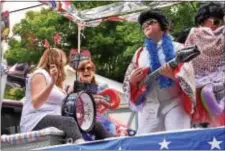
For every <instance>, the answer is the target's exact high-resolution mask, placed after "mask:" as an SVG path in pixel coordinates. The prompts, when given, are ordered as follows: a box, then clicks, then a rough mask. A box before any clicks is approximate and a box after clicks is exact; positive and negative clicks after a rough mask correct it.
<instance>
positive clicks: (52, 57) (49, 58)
mask: <svg viewBox="0 0 225 151" xmlns="http://www.w3.org/2000/svg"><path fill="white" fill-rule="evenodd" d="M58 58H60V61H59V59H58ZM66 62H67V58H66V54H65V53H64V51H63V50H61V49H58V48H48V49H47V50H45V51H44V53H43V54H42V56H41V59H40V61H39V63H38V65H37V68H42V69H45V70H46V71H47V72H48V73H50V65H51V64H55V65H56V67H57V69H58V78H57V81H56V85H57V86H58V87H60V88H62V87H63V81H64V80H65V77H66V74H65V71H64V66H65V65H66Z"/></svg>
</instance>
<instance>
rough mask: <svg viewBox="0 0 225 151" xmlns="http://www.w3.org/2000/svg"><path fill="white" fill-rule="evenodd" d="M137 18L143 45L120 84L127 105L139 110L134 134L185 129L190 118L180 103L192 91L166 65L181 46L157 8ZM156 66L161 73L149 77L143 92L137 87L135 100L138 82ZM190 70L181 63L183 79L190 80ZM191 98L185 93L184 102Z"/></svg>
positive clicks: (188, 84) (188, 124)
mask: <svg viewBox="0 0 225 151" xmlns="http://www.w3.org/2000/svg"><path fill="white" fill-rule="evenodd" d="M138 21H139V24H140V25H141V27H142V31H143V33H144V35H145V42H144V47H141V48H139V49H138V50H137V51H136V52H135V54H134V56H133V59H132V61H131V63H130V65H129V66H128V68H127V71H126V74H125V79H124V87H123V89H124V91H125V94H126V99H127V102H129V105H130V108H131V109H132V110H134V111H137V112H138V113H139V119H140V122H139V125H138V132H137V134H138V135H141V134H146V133H151V132H157V131H171V130H178V129H188V128H190V127H191V121H190V115H189V114H188V113H187V112H186V111H185V109H184V108H183V105H182V103H183V96H185V95H186V94H191V93H192V94H191V95H193V96H194V95H195V94H194V90H193V89H189V90H191V91H189V92H187V91H186V90H187V89H183V88H184V87H183V88H182V87H181V86H182V83H181V82H180V81H179V80H177V77H178V75H176V74H175V71H177V70H174V69H172V68H171V67H170V66H169V65H168V64H167V62H168V61H169V60H171V59H173V58H174V57H175V52H176V51H177V50H179V49H181V48H183V45H181V44H179V43H176V42H174V41H172V38H171V36H170V35H169V33H168V31H169V21H168V19H167V17H166V16H165V15H164V14H162V13H161V12H160V11H159V10H149V11H145V12H142V13H141V14H140V16H139V18H138ZM160 67H162V68H161V70H160V73H161V75H160V76H159V77H158V78H156V79H152V80H151V82H152V83H153V84H152V85H151V87H150V88H147V89H144V90H145V91H144V92H143V89H141V90H142V93H144V94H143V95H144V96H143V97H140V98H139V99H136V98H135V97H136V96H137V95H138V90H139V89H140V88H139V83H140V82H141V81H142V80H143V79H144V78H145V77H146V76H147V74H149V73H151V72H153V71H155V70H156V69H158V68H160ZM185 68H186V70H185V71H184V69H185ZM146 69H148V72H146ZM191 69H192V67H191V66H189V64H188V63H186V64H184V65H183V66H181V68H180V71H182V72H183V71H184V72H183V73H187V75H189V77H188V78H187V77H185V74H184V75H183V78H182V79H183V80H184V81H183V82H187V81H189V82H191V81H193V78H194V77H193V76H194V75H193V74H192V72H191V71H192V70H191ZM189 72H190V73H189ZM179 75H180V76H182V75H181V74H179ZM190 84H191V83H188V82H187V85H185V86H188V87H190V88H191V86H190ZM191 95H190V96H191ZM191 100H193V98H191V97H188V96H186V98H185V100H184V101H188V102H191ZM189 110H190V109H189Z"/></svg>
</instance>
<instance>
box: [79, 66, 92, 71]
mask: <svg viewBox="0 0 225 151" xmlns="http://www.w3.org/2000/svg"><path fill="white" fill-rule="evenodd" d="M86 70H87V71H93V68H92V67H91V66H88V67H81V68H79V69H78V71H80V72H84V71H86Z"/></svg>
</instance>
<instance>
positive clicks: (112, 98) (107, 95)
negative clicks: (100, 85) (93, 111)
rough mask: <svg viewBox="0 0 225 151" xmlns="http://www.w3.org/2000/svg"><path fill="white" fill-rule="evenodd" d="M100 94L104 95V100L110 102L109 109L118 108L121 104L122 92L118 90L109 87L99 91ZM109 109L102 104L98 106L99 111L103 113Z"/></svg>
mask: <svg viewBox="0 0 225 151" xmlns="http://www.w3.org/2000/svg"><path fill="white" fill-rule="evenodd" d="M98 95H101V96H103V97H104V100H106V101H107V102H109V103H110V108H109V109H117V108H118V107H119V105H120V94H119V92H118V91H117V90H114V89H111V88H107V89H104V90H103V91H101V92H99V93H98ZM106 109H107V107H106V106H104V105H100V106H99V107H98V111H99V113H103V112H104V111H105V110H106Z"/></svg>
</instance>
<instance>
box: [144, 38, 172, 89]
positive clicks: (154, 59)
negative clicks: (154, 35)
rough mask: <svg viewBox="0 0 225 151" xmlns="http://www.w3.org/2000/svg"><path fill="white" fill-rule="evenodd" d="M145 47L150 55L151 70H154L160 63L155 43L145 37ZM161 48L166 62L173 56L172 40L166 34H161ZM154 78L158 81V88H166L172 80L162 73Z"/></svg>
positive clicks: (170, 84)
mask: <svg viewBox="0 0 225 151" xmlns="http://www.w3.org/2000/svg"><path fill="white" fill-rule="evenodd" d="M145 47H146V48H147V51H148V53H149V56H150V58H149V59H150V60H151V61H150V68H151V71H155V70H156V69H158V68H160V67H161V63H160V61H159V56H158V49H157V44H156V43H155V42H154V41H153V40H150V39H147V38H146V39H145ZM162 49H163V53H164V55H165V62H168V61H170V60H172V59H173V58H174V57H175V53H174V47H173V41H172V39H171V37H170V36H169V35H168V34H164V35H163V38H162ZM156 80H157V81H158V82H159V84H160V88H167V87H170V86H172V84H173V81H172V80H171V79H170V78H167V77H166V76H163V75H160V76H159V77H158V78H157V79H156Z"/></svg>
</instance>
